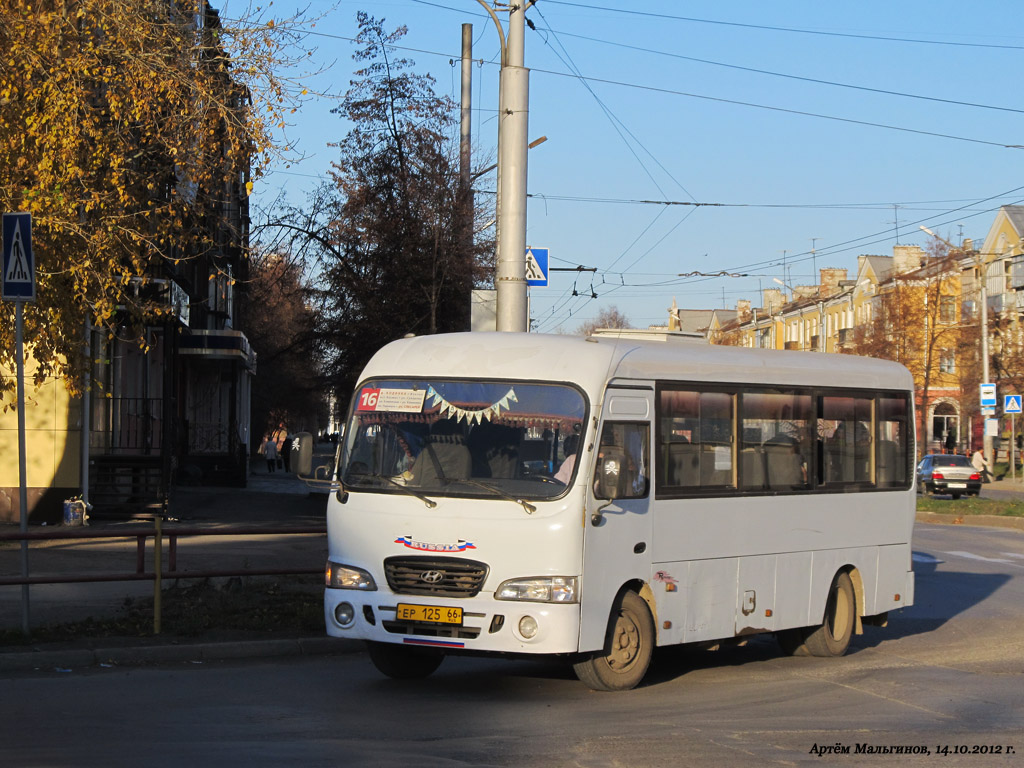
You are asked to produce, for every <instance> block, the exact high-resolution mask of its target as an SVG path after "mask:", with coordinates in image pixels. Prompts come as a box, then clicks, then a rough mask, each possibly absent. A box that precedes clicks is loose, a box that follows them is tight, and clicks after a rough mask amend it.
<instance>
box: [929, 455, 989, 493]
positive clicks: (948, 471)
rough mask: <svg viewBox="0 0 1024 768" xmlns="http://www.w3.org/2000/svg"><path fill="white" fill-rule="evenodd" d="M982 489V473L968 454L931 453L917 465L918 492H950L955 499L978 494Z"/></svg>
mask: <svg viewBox="0 0 1024 768" xmlns="http://www.w3.org/2000/svg"><path fill="white" fill-rule="evenodd" d="M979 491H981V473H979V472H978V470H976V469H975V468H974V465H972V464H971V460H970V459H968V458H967V457H966V456H959V455H957V454H955V453H948V454H947V453H930V454H928V455H927V456H925V457H924V458H923V459H921V463H920V464H918V465H917V492H918V493H948V494H949V495H950V496H952V497H953V498H954V499H959V498H960V497H961V496H963V495H967V496H977V495H978V492H979Z"/></svg>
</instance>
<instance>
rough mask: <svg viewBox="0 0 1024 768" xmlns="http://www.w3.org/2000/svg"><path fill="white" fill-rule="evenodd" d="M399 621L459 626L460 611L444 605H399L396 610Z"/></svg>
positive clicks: (460, 620)
mask: <svg viewBox="0 0 1024 768" xmlns="http://www.w3.org/2000/svg"><path fill="white" fill-rule="evenodd" d="M396 616H397V618H398V620H399V621H425V622H429V623H431V624H461V623H462V609H461V608H451V607H448V606H444V605H409V604H408V603H399V604H398V609H397V610H396Z"/></svg>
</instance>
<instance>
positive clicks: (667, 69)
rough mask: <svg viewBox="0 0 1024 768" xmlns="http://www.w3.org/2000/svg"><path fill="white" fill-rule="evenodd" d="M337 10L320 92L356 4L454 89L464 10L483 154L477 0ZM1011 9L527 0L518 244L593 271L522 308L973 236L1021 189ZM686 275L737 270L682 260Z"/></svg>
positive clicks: (311, 110)
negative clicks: (525, 130)
mask: <svg viewBox="0 0 1024 768" xmlns="http://www.w3.org/2000/svg"><path fill="white" fill-rule="evenodd" d="M289 7H290V6H289V3H288V2H285V3H282V2H277V3H276V4H275V5H274V6H272V7H271V9H270V11H271V12H272V13H275V14H283V15H287V13H288V10H289ZM326 8H327V4H322V5H321V4H318V3H316V2H314V3H313V4H312V5H311V7H310V10H311V12H313V13H317V12H320V11H322V10H324V9H326ZM333 8H334V9H333V10H332V11H330V12H329V13H327V14H326V16H325V17H324V18H323V19H322V20H321V21H320V22H319V23H318V24H317V26H316V28H315V30H316V32H317V33H318V34H317V35H314V36H312V37H311V38H310V42H311V43H312V44H314V45H316V46H318V50H317V52H316V54H315V55H314V57H313V58H312V62H313V63H314V64H315V65H317V66H322V67H327V69H326V71H325V72H323V73H321V74H319V75H316V76H315V77H309V78H306V79H305V80H303V85H306V86H308V87H309V90H310V91H311V92H313V93H316V94H321V93H322V94H334V95H339V94H343V93H344V91H345V90H346V89H347V87H348V81H349V78H350V76H351V73H352V71H353V69H354V68H355V63H354V62H353V61H352V59H351V54H352V51H353V50H354V46H353V44H352V43H351V42H349V40H348V39H347V38H352V37H354V35H355V32H356V12H357V11H359V10H366V11H367V12H369V13H371V14H373V15H374V16H376V17H378V18H383V19H385V28H386V29H389V30H390V29H394V28H395V27H397V26H399V25H405V26H407V27H408V29H409V32H408V34H407V35H406V37H405V38H404V40H403V43H402V45H403V48H405V49H406V50H403V51H402V52H401V53H402V55H403V56H405V57H407V58H411V59H413V60H415V62H416V64H417V67H416V69H417V70H418V71H420V72H429V73H431V74H432V75H433V76H434V77H435V78H436V80H437V83H436V91H437V92H438V93H440V94H448V95H450V96H452V97H453V99H455V100H456V101H457V100H458V98H459V77H460V74H459V62H458V58H459V48H460V41H461V25H462V24H463V23H471V24H473V30H474V48H473V57H474V59H476V60H482V62H483V63H482V64H481V65H479V66H474V69H473V72H474V85H473V108H474V119H473V141H474V146H475V151H476V152H477V153H478V154H479V155H480V156H488V155H491V156H493V154H494V151H495V150H494V148H495V145H496V140H497V123H496V118H495V114H496V108H497V95H496V94H497V81H498V68H497V65H496V62H497V58H498V36H497V33H496V31H495V29H494V27H493V23H492V22H491V20H490V18H489V17H488V16H487V15H486V13H485V12H484V10H483V9H482V8H481V7H480V5H479V4H478V3H477V2H476V0H439V1H438V2H426V1H425V0H375V1H374V2H348V1H347V0H343V1H342V2H338V3H336V4H334V6H333ZM1017 8H1018V6H1017V4H1016V3H1011V2H980V3H974V4H968V3H962V2H946V1H945V0H931V1H930V2H917V1H915V0H901V2H898V3H893V2H874V1H873V0H868V1H867V2H860V3H856V4H853V3H821V2H780V3H764V2H732V3H727V4H726V3H718V2H672V1H670V0H631V2H628V3H612V2H610V0H594V2H593V3H585V2H575V1H573V2H570V1H569V0H540V2H538V3H537V5H536V7H535V8H533V9H531V10H530V11H528V12H527V18H529V19H531V20H532V21H533V23H534V25H535V26H536V28H537V29H536V31H532V30H530V29H527V31H526V54H525V61H526V66H527V67H528V68H530V70H531V76H530V131H529V134H530V137H531V139H535V138H537V137H540V136H547V139H548V140H547V141H546V142H545V143H544V144H542V145H540V146H538V147H537V148H535V149H534V150H531V152H530V154H529V193H530V194H531V195H532V197H531V199H530V202H529V207H528V223H527V226H528V229H527V242H528V243H529V244H530V245H532V246H537V247H547V248H549V249H550V253H551V257H552V265H553V266H558V267H574V266H576V265H583V266H585V267H594V268H596V269H597V270H598V271H597V272H596V273H593V277H592V276H591V273H584V274H581V275H579V276H578V277H577V276H576V275H575V274H573V273H552V276H551V283H550V285H549V286H548V287H545V288H533V289H531V310H532V311H531V314H532V318H533V320H534V327H535V328H536V329H537V330H541V331H552V330H556V329H558V328H562V329H564V330H574V329H575V328H576V327H577V326H579V325H580V324H581V323H582V322H584V321H586V320H589V319H591V318H593V317H594V316H595V315H596V314H597V312H598V311H599V310H600V309H602V308H607V307H609V306H612V305H614V306H616V307H617V308H618V309H619V310H620V311H621V312H623V313H624V314H625V315H626V316H627V317H628V318H629V319H630V321H631V322H632V324H633V325H635V326H637V327H645V326H647V325H648V324H651V323H662V322H664V321H665V319H666V316H667V313H666V310H667V308H668V307H669V306H670V304H671V303H672V299H673V298H675V299H676V300H677V302H678V303H679V305H680V306H681V307H686V308H714V307H728V308H732V307H734V306H735V304H736V301H737V300H738V299H741V298H748V299H751V300H753V301H754V304H755V305H758V304H759V303H760V302H759V301H758V296H759V292H760V290H761V289H762V288H769V287H776V285H775V283H773V278H779V279H783V280H785V281H786V282H787V283H789V284H790V285H806V284H813V283H816V282H817V280H816V279H815V278H814V268H815V267H818V268H821V267H846V268H847V269H848V270H849V272H850V277H851V278H852V277H853V276H854V272H855V269H856V261H857V255H858V254H861V253H875V254H890V253H891V252H892V246H893V245H895V244H896V243H897V234H898V238H899V242H900V243H902V244H921V245H924V244H925V243H926V241H927V239H928V236H927V235H925V234H924V233H923V232H921V231H919V229H918V226H919V225H920V224H922V223H923V224H926V225H927V226H929V227H930V228H931V229H933V230H935V231H936V232H938V233H939V234H941V235H943V236H945V237H947V238H949V239H950V240H953V241H954V242H958V241H959V239H960V238H961V236H962V237H972V238H975V239H978V240H980V239H981V238H983V237H984V235H985V233H986V232H987V230H988V228H989V226H990V224H991V222H992V220H993V218H994V214H995V210H997V209H998V207H999V206H1000V205H1009V204H1016V203H1021V202H1024V174H1022V173H1021V168H1022V160H1024V148H1017V147H1012V146H1010V147H1008V146H1007V145H1015V144H1020V145H1024V104H1021V103H1020V102H1019V100H1017V99H1016V98H1015V97H1016V96H1018V94H1019V92H1020V89H1019V86H1018V83H1017V77H1015V76H1014V74H1013V73H1015V71H1016V68H1015V65H1017V64H1019V59H1020V54H1021V51H1022V50H1024V35H1021V34H1020V33H1019V31H1018V30H1019V25H1018V24H1016V21H1017V18H1018V16H1019V14H1018V13H1017V12H1016V11H1017ZM225 10H228V11H230V8H226V9H225ZM503 18H507V16H504V17H503ZM574 72H575V73H578V74H579V75H582V76H583V77H584V78H587V79H586V80H583V79H581V78H580V77H577V76H576V74H574ZM815 81H817V82H815ZM847 86H853V87H847ZM336 103H337V101H336V99H332V98H331V97H330V96H329V95H326V96H322V97H316V98H312V99H310V100H308V101H307V102H306V103H305V104H304V106H303V107H302V108H301V109H300V110H299V111H298V112H297V113H296V114H295V115H293V116H292V117H293V118H294V123H293V124H292V125H291V126H289V128H288V135H289V138H290V139H292V140H297V141H298V142H299V146H300V149H301V150H302V151H303V152H305V154H306V158H305V159H304V160H303V161H302V162H301V163H299V164H297V165H295V166H292V167H291V168H288V169H284V168H279V169H278V170H276V171H275V172H273V173H271V174H270V175H269V176H267V177H265V178H264V179H262V180H261V181H260V182H259V183H258V185H257V188H256V191H255V194H256V202H257V204H259V203H261V202H263V203H266V202H268V201H269V200H271V199H273V198H274V197H276V196H277V195H278V193H279V192H281V191H282V190H283V191H284V192H285V194H287V195H288V197H289V198H290V200H291V201H292V202H293V203H296V204H301V202H302V200H303V196H304V195H305V194H306V193H307V192H308V191H309V189H310V188H311V187H312V186H313V185H314V184H315V183H316V181H317V179H318V178H320V177H322V176H323V175H324V174H325V173H326V171H327V169H328V168H329V166H330V163H331V161H332V160H334V159H335V158H336V151H335V150H332V149H330V148H328V147H327V146H326V144H327V143H328V142H330V141H336V140H338V139H340V138H341V137H342V136H343V135H344V133H345V132H346V130H347V127H346V125H345V123H344V121H342V120H341V119H340V118H339V117H337V116H335V115H331V114H330V109H331V108H332V107H333V106H335V104H336ZM755 105H756V106H755ZM830 118H838V119H830ZM883 126H888V127H883ZM932 134H942V135H932ZM679 203H690V204H692V203H701V204H702V205H699V206H696V205H680V204H679ZM897 221H898V222H899V226H898V228H897V225H896V222H897ZM812 249H813V250H814V251H815V253H814V254H813V256H812V254H811V251H812ZM784 265H785V266H784ZM695 271H699V272H705V273H717V272H721V271H725V272H728V273H732V274H745V275H747V276H746V277H716V278H700V277H688V278H681V277H678V275H679V274H681V273H688V272H695ZM574 289H575V291H576V292H577V293H578V294H579V295H578V296H575V297H574V296H573V295H572V293H573V290H574ZM592 293H594V294H597V298H596V299H595V298H591V294H592Z"/></svg>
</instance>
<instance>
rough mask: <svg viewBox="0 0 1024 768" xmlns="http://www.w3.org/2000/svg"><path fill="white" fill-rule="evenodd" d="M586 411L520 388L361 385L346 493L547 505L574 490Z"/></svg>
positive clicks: (348, 443)
mask: <svg viewBox="0 0 1024 768" xmlns="http://www.w3.org/2000/svg"><path fill="white" fill-rule="evenodd" d="M586 413H587V403H586V400H585V399H584V397H583V394H582V393H581V392H580V391H579V390H578V389H576V388H574V387H570V386H567V385H562V384H534V383H530V384H526V383H522V382H517V381H465V380H463V381H450V380H429V381H427V380H409V379H388V380H382V379H378V380H371V381H367V382H364V383H363V384H362V385H361V386H360V387H359V389H358V390H357V391H356V394H355V402H354V404H353V406H352V415H351V418H350V419H349V422H348V424H347V426H346V429H345V438H344V440H345V449H344V451H343V452H342V456H341V464H340V467H339V469H340V471H339V473H338V476H339V477H340V478H341V481H342V483H343V484H344V485H345V487H346V489H347V490H351V491H372V492H379V493H403V492H404V493H412V494H413V495H418V496H421V497H422V495H423V494H426V495H429V496H435V495H436V496H477V497H494V498H510V499H511V500H513V501H519V500H520V499H546V498H554V497H556V496H560V495H562V494H563V493H564V492H565V490H566V488H567V487H568V486H569V485H570V484H571V483H572V479H573V477H574V476H575V470H576V460H575V459H576V457H575V454H576V450H577V449H578V447H579V442H580V436H581V434H582V432H583V425H584V424H585V423H586Z"/></svg>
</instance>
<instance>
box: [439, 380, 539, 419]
mask: <svg viewBox="0 0 1024 768" xmlns="http://www.w3.org/2000/svg"><path fill="white" fill-rule="evenodd" d="M427 398H428V400H429V402H430V405H431V406H435V405H440V406H441V415H442V416H448V417H451V418H454V419H455V420H456V421H463V420H465V421H466V422H467V423H469V424H479V423H480V422H482V421H493V420H494V419H496V418H498V417H499V416H500V415H501V412H502V411H508V410H510V409H511V406H510V405H509V403H518V402H519V398H517V397H516V392H515V389H514V388H512V387H509V388H508V392H506V393H505V395H504V396H503V397H500V398H499V399H498V400H497V401H495V402H493V403H491V404H490V405H488V406H487V407H486V408H478V409H474V410H471V409H467V408H460V407H459V406H457V405H452V404H451V403H449V402H448V401H447V400H445V399H444V398H443V397H442V396H441V395H440V394H438V392H437V390H436V389H434V388H433V387H431V386H429V385H428V386H427Z"/></svg>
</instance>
